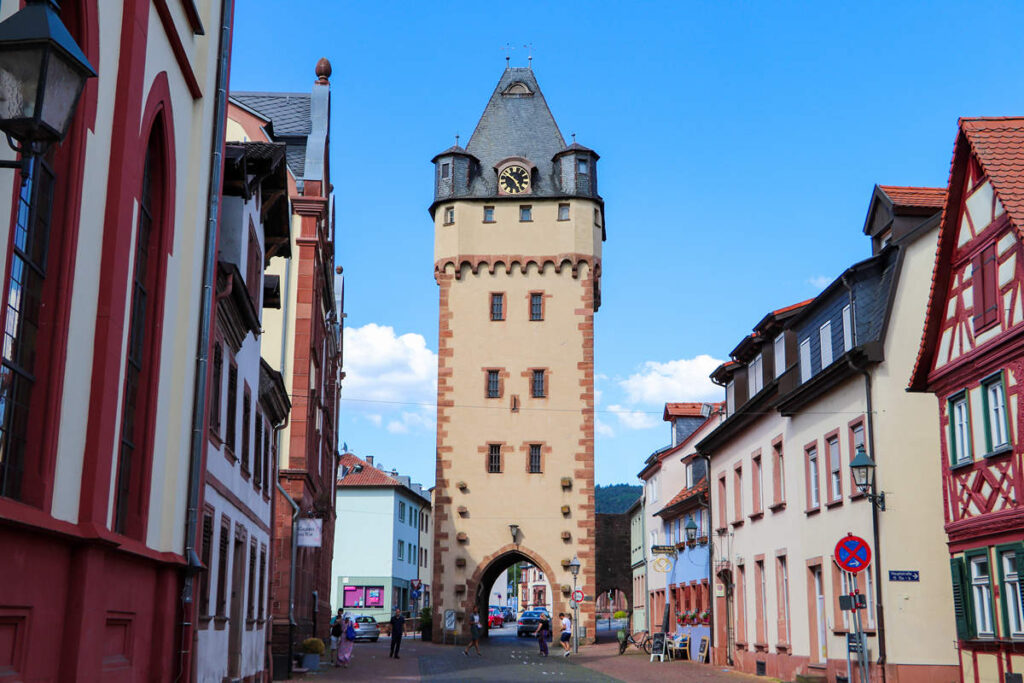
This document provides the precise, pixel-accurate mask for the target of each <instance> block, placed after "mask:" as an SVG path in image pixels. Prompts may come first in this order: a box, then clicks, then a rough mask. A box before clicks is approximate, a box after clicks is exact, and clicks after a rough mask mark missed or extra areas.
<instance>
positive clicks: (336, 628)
mask: <svg viewBox="0 0 1024 683" xmlns="http://www.w3.org/2000/svg"><path fill="white" fill-rule="evenodd" d="M341 614H342V610H341V608H339V609H338V613H337V614H336V615H334V616H333V617H331V659H332V660H333V659H334V658H335V655H336V654H337V650H338V643H339V642H340V641H341V636H342V634H343V632H344V624H343V623H342V618H341ZM334 666H338V664H337V663H335V665H334Z"/></svg>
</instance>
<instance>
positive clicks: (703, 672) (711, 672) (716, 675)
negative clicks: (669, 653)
mask: <svg viewBox="0 0 1024 683" xmlns="http://www.w3.org/2000/svg"><path fill="white" fill-rule="evenodd" d="M577 663H578V664H580V665H582V666H584V667H586V668H588V669H591V670H593V671H596V672H601V673H602V674H604V675H606V676H610V677H612V678H614V679H616V680H620V681H628V682H629V683H647V682H648V681H650V682H652V683H653V682H657V683H661V682H662V681H699V682H700V683H750V682H751V681H753V680H755V679H756V680H757V681H758V682H759V683H766V681H773V680H775V679H772V678H765V677H764V676H760V677H758V676H750V675H748V674H742V673H737V672H735V671H733V670H731V669H729V668H728V667H722V666H711V665H710V664H697V663H695V662H690V661H685V660H682V661H673V662H661V661H658V660H654V661H653V662H652V661H650V655H646V654H644V653H643V652H642V651H640V650H638V649H637V648H635V647H630V648H629V649H628V650H626V653H625V654H623V655H620V654H619V644H618V643H617V642H615V643H598V644H597V645H588V646H587V647H581V648H580V653H579V655H577Z"/></svg>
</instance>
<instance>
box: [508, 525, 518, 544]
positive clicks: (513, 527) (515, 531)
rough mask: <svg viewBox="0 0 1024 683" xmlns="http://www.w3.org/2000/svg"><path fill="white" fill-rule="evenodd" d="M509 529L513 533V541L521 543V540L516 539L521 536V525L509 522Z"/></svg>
mask: <svg viewBox="0 0 1024 683" xmlns="http://www.w3.org/2000/svg"><path fill="white" fill-rule="evenodd" d="M508 530H509V533H511V534H512V542H513V543H515V544H516V545H519V542H518V541H517V540H516V537H517V536H519V525H518V524H509V525H508Z"/></svg>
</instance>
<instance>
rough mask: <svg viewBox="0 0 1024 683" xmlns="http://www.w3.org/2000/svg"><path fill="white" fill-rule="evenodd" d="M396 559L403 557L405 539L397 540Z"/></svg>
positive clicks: (402, 558)
mask: <svg viewBox="0 0 1024 683" xmlns="http://www.w3.org/2000/svg"><path fill="white" fill-rule="evenodd" d="M398 559H400V560H404V559H405V541H399V542H398Z"/></svg>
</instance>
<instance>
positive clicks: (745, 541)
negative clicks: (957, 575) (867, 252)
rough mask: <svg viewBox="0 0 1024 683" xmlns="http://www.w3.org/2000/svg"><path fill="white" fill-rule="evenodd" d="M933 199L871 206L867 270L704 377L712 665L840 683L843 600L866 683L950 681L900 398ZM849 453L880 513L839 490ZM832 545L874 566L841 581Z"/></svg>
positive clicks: (924, 429)
mask: <svg viewBox="0 0 1024 683" xmlns="http://www.w3.org/2000/svg"><path fill="white" fill-rule="evenodd" d="M921 194H924V195H925V197H924V199H921V197H920V196H919V195H921ZM941 195H942V192H941V190H930V189H928V188H898V187H879V188H876V190H875V194H874V196H873V198H872V202H871V208H870V211H869V217H868V222H867V225H866V227H865V232H867V234H868V235H869V236H870V237H872V240H873V243H874V245H875V249H874V251H875V254H874V255H873V256H872V257H871V258H869V259H866V260H865V261H862V262H860V263H858V264H855V265H854V266H851V267H850V268H849V269H847V270H846V271H845V272H844V273H843V275H842V276H840V278H838V279H837V280H836V281H834V282H833V283H832V284H831V285H829V286H828V287H826V288H825V291H824V292H822V294H820V295H819V296H818V297H817V298H815V299H814V300H812V301H809V302H803V303H801V304H798V305H796V306H792V307H789V308H786V309H780V310H779V311H775V312H773V313H771V314H769V315H768V316H766V317H765V318H764V319H763V320H762V321H761V322H760V323H759V324H758V326H757V327H755V331H754V333H753V334H752V335H750V336H749V337H747V338H746V339H744V341H743V342H741V344H740V345H739V346H738V347H737V348H736V349H735V350H734V351H733V352H732V356H733V361H730V362H729V363H726V364H724V365H723V366H722V367H720V368H719V370H717V371H716V374H715V375H713V378H715V379H716V381H719V382H720V383H721V384H723V385H724V386H725V388H726V392H727V398H728V417H727V419H726V420H725V422H724V423H723V424H722V425H721V427H720V428H719V429H717V430H716V431H715V432H713V433H712V434H711V435H710V436H708V437H707V438H706V439H704V440H703V441H702V442H701V443H700V444H698V446H697V448H698V450H699V451H701V452H702V453H705V454H707V455H709V456H710V458H711V487H712V496H713V504H712V515H713V527H714V529H715V530H716V531H714V532H713V538H714V545H715V547H714V559H715V561H714V567H715V573H716V576H715V582H716V587H717V590H716V595H718V596H720V597H719V598H718V599H716V601H715V616H714V619H715V629H714V630H715V642H714V650H715V658H716V661H719V662H730V663H733V664H735V665H736V666H737V667H738V668H740V669H742V670H744V671H748V672H751V673H755V672H760V671H762V670H763V671H765V672H766V673H767V674H768V675H770V676H775V677H778V678H781V679H783V680H793V679H794V677H795V676H796V675H814V674H818V675H823V676H827V679H828V680H834V679H835V677H836V676H845V675H846V648H847V635H848V634H849V633H852V632H853V629H854V626H853V624H854V622H853V618H852V615H851V613H850V612H848V611H842V610H840V608H839V599H838V598H839V595H841V594H847V593H849V592H851V591H854V590H855V591H857V592H860V593H862V594H865V595H866V599H867V603H868V608H867V609H866V610H863V611H862V618H863V623H864V628H865V630H866V632H867V636H868V657H869V659H870V662H871V664H870V666H871V671H872V674H871V675H872V678H873V679H874V677H875V676H881V672H880V671H879V669H880V668H881V667H882V666H884V667H885V676H886V680H889V681H899V682H902V683H906V682H907V681H930V682H937V681H954V680H958V673H957V669H956V649H955V647H954V635H955V634H954V629H953V626H954V624H953V621H952V619H950V618H949V614H950V606H951V604H952V595H951V591H950V587H949V585H948V584H949V582H948V580H947V569H946V567H947V565H948V558H947V555H946V552H945V549H944V544H943V541H944V539H943V529H942V525H941V517H940V516H939V514H938V511H940V510H941V509H942V500H941V492H940V488H939V477H940V475H939V472H938V471H936V469H935V468H934V467H932V466H931V460H930V459H931V457H932V454H933V453H934V452H935V450H934V449H935V448H937V440H938V439H937V432H935V431H934V430H935V429H936V427H937V424H936V418H935V416H934V415H930V414H929V406H928V402H927V401H921V400H918V398H919V397H917V396H914V395H912V394H908V393H907V392H906V391H905V387H906V385H907V380H908V378H909V376H910V373H911V370H912V369H913V365H914V361H915V354H916V350H917V347H916V345H915V344H916V341H917V340H919V339H920V331H921V329H922V325H923V319H924V302H925V301H926V298H927V295H928V283H929V282H930V277H929V274H930V272H931V268H932V265H933V257H934V253H935V239H936V234H937V226H938V218H939V215H938V211H939V208H940V207H941ZM931 412H934V409H933V408H932V410H931ZM930 430H931V431H930ZM858 446H863V447H864V448H865V449H866V450H867V451H868V452H869V453H870V454H871V455H872V457H873V458H874V459H875V461H876V463H877V475H876V483H877V488H878V490H879V491H884V492H885V503H886V509H885V511H884V512H883V511H876V510H874V509H873V506H872V502H870V501H869V500H868V499H867V497H866V496H864V495H863V494H861V493H860V492H859V491H858V490H857V488H856V487H855V486H854V483H853V480H852V476H851V473H850V468H849V466H850V462H851V460H852V459H853V457H854V454H855V452H856V449H857V447H858ZM873 516H875V517H876V520H877V521H876V522H873ZM874 524H877V529H878V536H877V537H876V536H875V533H874V529H875V526H874ZM850 533H852V534H854V535H856V536H859V537H861V538H864V539H866V540H867V541H868V543H869V545H870V546H871V549H872V551H873V553H874V557H873V559H872V562H871V564H870V565H869V566H868V567H867V569H866V570H864V571H862V572H860V573H857V574H856V575H854V574H850V573H848V572H845V571H843V570H842V569H841V568H840V567H839V566H838V565H837V564H836V562H835V560H834V557H833V553H834V548H835V545H836V543H837V542H838V541H839V540H840V539H841V538H843V537H845V536H847V535H848V534H850ZM891 572H896V573H895V574H892V573H891ZM905 578H912V580H910V581H903V580H900V579H905ZM854 660H855V661H856V656H855V657H854Z"/></svg>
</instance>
